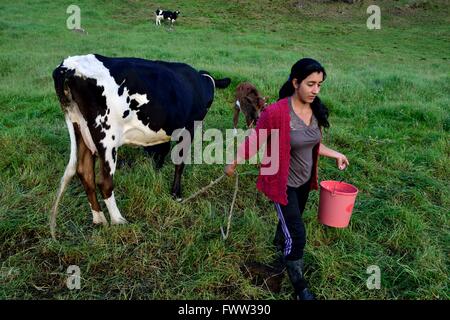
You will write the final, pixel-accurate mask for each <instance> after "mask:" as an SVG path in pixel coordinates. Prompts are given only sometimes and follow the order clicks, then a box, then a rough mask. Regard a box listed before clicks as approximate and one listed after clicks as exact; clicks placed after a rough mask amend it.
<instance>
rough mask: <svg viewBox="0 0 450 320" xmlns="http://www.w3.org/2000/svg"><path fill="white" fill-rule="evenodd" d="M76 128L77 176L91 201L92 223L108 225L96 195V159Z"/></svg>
mask: <svg viewBox="0 0 450 320" xmlns="http://www.w3.org/2000/svg"><path fill="white" fill-rule="evenodd" d="M74 127H75V137H76V139H77V148H78V161H77V174H78V177H79V178H80V180H81V183H82V184H83V187H84V190H85V191H86V194H87V197H88V200H89V205H90V207H91V211H92V221H93V222H94V224H103V225H107V224H108V221H107V220H106V218H105V215H104V214H103V212H102V209H101V208H100V204H99V203H98V200H97V195H96V193H95V171H94V165H95V157H94V155H93V154H92V152H91V150H89V148H88V147H87V146H86V144H85V143H84V140H83V137H82V135H81V132H80V128H79V127H78V125H77V124H75V125H74Z"/></svg>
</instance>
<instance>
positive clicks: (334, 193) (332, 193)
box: [331, 166, 348, 197]
mask: <svg viewBox="0 0 450 320" xmlns="http://www.w3.org/2000/svg"><path fill="white" fill-rule="evenodd" d="M347 167H348V166H345V168H344V169H342V170H340V171H341V172H344V171H347ZM342 181H344V177H342V176H341V179H340V180H339V182H338V183H339V184H341V183H342ZM338 183H335V184H334V188H333V191H332V192H331V195H332V196H333V197H335V196H336V185H337V184H338Z"/></svg>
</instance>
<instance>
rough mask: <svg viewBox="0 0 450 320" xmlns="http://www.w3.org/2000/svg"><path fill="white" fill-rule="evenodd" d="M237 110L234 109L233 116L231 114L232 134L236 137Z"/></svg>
mask: <svg viewBox="0 0 450 320" xmlns="http://www.w3.org/2000/svg"><path fill="white" fill-rule="evenodd" d="M239 112H240V111H239V109H238V108H234V114H233V134H234V135H235V136H236V135H237V126H238V122H239Z"/></svg>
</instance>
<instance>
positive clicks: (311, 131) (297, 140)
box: [287, 98, 321, 187]
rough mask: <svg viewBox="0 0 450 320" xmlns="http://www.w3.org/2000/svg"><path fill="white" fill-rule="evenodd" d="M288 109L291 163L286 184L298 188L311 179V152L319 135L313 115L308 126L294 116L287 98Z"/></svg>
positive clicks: (318, 139)
mask: <svg viewBox="0 0 450 320" xmlns="http://www.w3.org/2000/svg"><path fill="white" fill-rule="evenodd" d="M289 109H290V116H291V122H290V126H291V132H290V136H291V161H290V164H289V176H288V183H287V184H288V186H290V187H299V186H301V185H302V184H305V183H306V182H308V180H309V178H310V177H311V172H312V167H313V153H312V150H313V148H314V146H315V145H316V144H318V143H319V142H320V138H321V133H320V129H319V125H318V123H317V119H316V117H315V116H314V114H313V115H312V119H311V123H310V124H309V126H307V125H306V123H305V122H303V120H302V119H300V118H299V117H298V116H297V115H296V114H295V112H294V109H293V108H292V102H291V98H289Z"/></svg>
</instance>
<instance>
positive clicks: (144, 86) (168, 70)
mask: <svg viewBox="0 0 450 320" xmlns="http://www.w3.org/2000/svg"><path fill="white" fill-rule="evenodd" d="M53 79H54V84H55V90H56V93H57V95H58V98H59V101H60V104H61V108H62V110H63V111H64V114H65V121H66V124H67V128H68V130H69V136H70V143H71V148H70V160H69V163H68V165H67V167H66V170H65V172H64V175H63V177H62V179H61V185H60V188H59V190H58V194H57V198H56V201H55V203H54V206H53V209H52V215H51V224H50V225H51V231H52V236H53V237H54V236H55V233H54V232H55V231H54V230H55V226H56V214H57V209H58V204H59V201H60V199H61V196H62V194H63V193H64V190H65V188H66V186H67V184H68V183H69V181H70V179H71V178H72V177H73V176H74V175H75V173H77V174H78V176H79V178H80V179H81V182H82V184H83V186H84V189H85V191H86V194H87V197H88V200H89V204H90V206H91V211H92V215H93V222H94V224H107V221H106V219H105V216H104V214H103V213H102V210H101V208H100V204H99V203H98V200H97V197H96V193H95V172H94V168H95V165H94V163H95V159H96V157H98V158H99V161H100V175H99V180H100V181H99V188H100V191H101V194H102V196H103V199H104V201H105V204H106V207H107V209H108V211H109V214H110V218H111V224H121V223H126V220H125V219H124V218H123V217H122V215H121V214H120V212H119V209H118V208H117V206H116V201H115V199H114V191H113V175H114V172H115V170H116V161H117V149H118V148H119V147H120V146H121V145H124V144H131V145H137V146H154V145H158V144H161V145H163V146H164V148H162V150H163V151H162V152H163V155H162V157H163V158H164V157H165V156H166V155H167V153H168V152H169V151H170V139H171V135H172V134H173V132H174V130H176V129H182V128H184V129H185V130H187V131H188V132H189V133H190V134H191V137H193V133H194V121H200V120H203V118H204V117H205V115H206V113H207V111H208V109H209V107H210V106H211V104H212V102H213V99H214V89H215V88H216V87H217V88H226V87H227V86H228V85H229V84H230V79H228V78H225V79H221V80H216V79H214V78H213V77H212V76H211V75H210V74H209V73H208V72H206V71H197V70H195V69H193V68H192V67H191V66H189V65H187V64H184V63H173V62H164V61H149V60H144V59H137V58H108V57H104V56H101V55H97V54H89V55H85V56H74V57H69V58H67V59H65V60H64V61H63V62H62V63H61V64H60V65H59V66H58V67H57V68H56V69H55V70H54V71H53ZM160 152H161V151H160ZM183 168H184V163H181V164H178V165H176V166H175V176H174V180H173V184H172V194H173V195H174V196H175V197H178V198H180V197H181V174H182V172H183Z"/></svg>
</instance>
